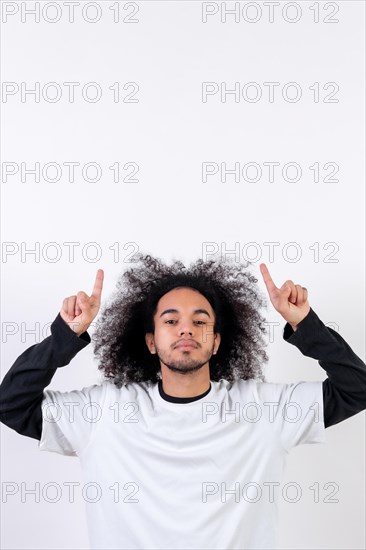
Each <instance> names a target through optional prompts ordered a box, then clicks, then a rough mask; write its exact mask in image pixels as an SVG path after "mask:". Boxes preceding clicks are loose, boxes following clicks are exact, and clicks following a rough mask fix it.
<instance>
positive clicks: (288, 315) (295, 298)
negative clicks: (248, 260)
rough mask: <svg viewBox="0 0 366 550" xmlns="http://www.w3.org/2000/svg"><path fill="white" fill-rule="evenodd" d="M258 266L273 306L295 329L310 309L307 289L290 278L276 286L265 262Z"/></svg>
mask: <svg viewBox="0 0 366 550" xmlns="http://www.w3.org/2000/svg"><path fill="white" fill-rule="evenodd" d="M259 267H260V270H261V273H262V277H263V280H264V283H265V285H266V287H267V291H268V294H269V297H270V300H271V302H272V304H273V307H274V308H275V310H276V311H278V313H280V314H281V315H282V317H283V318H284V319H285V320H286V321H287V322H288V323H289V324H290V325H291V327H292V328H293V330H296V327H297V325H298V324H299V323H300V322H301V321H302V320H303V319H304V318H305V317H306V316H307V314H308V313H309V311H310V305H309V302H308V291H307V289H306V288H305V287H303V286H300V285H295V284H294V283H293V281H290V280H287V281H286V282H284V283H283V285H282V286H281V288H277V287H276V285H275V284H274V282H273V280H272V277H271V276H270V274H269V271H268V269H267V266H266V264H260V265H259Z"/></svg>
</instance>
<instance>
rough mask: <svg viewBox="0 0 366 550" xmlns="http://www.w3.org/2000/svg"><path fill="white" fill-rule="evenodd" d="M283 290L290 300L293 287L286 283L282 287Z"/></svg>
mask: <svg viewBox="0 0 366 550" xmlns="http://www.w3.org/2000/svg"><path fill="white" fill-rule="evenodd" d="M281 290H282V292H283V293H284V294H285V296H286V298H288V297H289V296H290V294H291V287H290V285H288V284H287V283H284V284H283V285H282V286H281Z"/></svg>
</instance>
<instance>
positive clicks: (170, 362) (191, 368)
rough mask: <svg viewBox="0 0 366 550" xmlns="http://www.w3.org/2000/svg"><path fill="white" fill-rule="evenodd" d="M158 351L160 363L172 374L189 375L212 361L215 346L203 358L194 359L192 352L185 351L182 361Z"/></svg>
mask: <svg viewBox="0 0 366 550" xmlns="http://www.w3.org/2000/svg"><path fill="white" fill-rule="evenodd" d="M155 349H156V354H157V356H158V357H159V359H160V361H161V362H162V363H163V365H165V366H166V367H167V368H168V369H170V370H171V371H172V372H178V373H180V374H183V375H184V374H189V373H191V372H195V371H198V370H199V369H201V368H202V367H203V366H204V365H206V363H207V362H208V361H209V360H210V359H211V357H212V354H213V350H214V346H212V349H211V351H210V350H208V351H207V353H206V356H205V357H203V358H198V359H194V358H192V357H191V356H190V355H191V352H190V351H187V350H183V351H182V352H181V353H182V357H181V358H180V359H173V358H172V357H171V355H170V354H169V353H164V352H161V351H160V350H159V349H157V348H156V347H155Z"/></svg>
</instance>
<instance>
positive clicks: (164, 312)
mask: <svg viewBox="0 0 366 550" xmlns="http://www.w3.org/2000/svg"><path fill="white" fill-rule="evenodd" d="M166 313H179V311H178V310H177V309H173V308H170V309H165V310H164V311H163V312H162V313H160V317H162V316H163V315H165V314H166ZM193 313H204V314H205V315H208V316H209V317H210V314H209V313H208V311H206V310H205V309H195V310H194V312H193Z"/></svg>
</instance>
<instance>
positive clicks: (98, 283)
mask: <svg viewBox="0 0 366 550" xmlns="http://www.w3.org/2000/svg"><path fill="white" fill-rule="evenodd" d="M103 279H104V271H103V269H98V271H97V276H96V277H95V283H94V288H93V292H92V296H94V298H97V299H98V300H99V301H100V297H101V295H102V289H103Z"/></svg>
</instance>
